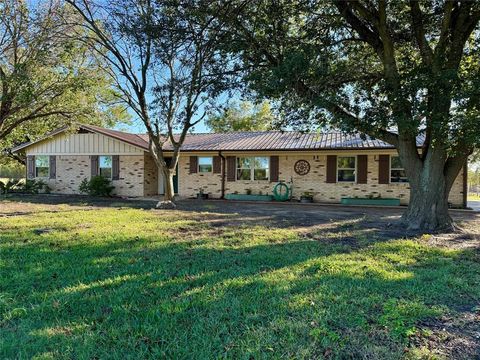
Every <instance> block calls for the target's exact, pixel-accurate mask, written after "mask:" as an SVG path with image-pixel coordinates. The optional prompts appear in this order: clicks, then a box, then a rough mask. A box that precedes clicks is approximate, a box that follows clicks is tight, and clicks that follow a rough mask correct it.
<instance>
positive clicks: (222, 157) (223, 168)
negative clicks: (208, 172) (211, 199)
mask: <svg viewBox="0 0 480 360" xmlns="http://www.w3.org/2000/svg"><path fill="white" fill-rule="evenodd" d="M218 156H220V158H221V159H222V170H221V171H222V187H221V192H222V196H221V197H220V199H225V160H226V159H225V156H223V155H222V152H221V151H219V152H218Z"/></svg>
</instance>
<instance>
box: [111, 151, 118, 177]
mask: <svg viewBox="0 0 480 360" xmlns="http://www.w3.org/2000/svg"><path fill="white" fill-rule="evenodd" d="M119 179H120V155H113V156H112V180H119Z"/></svg>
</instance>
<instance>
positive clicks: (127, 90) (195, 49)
mask: <svg viewBox="0 0 480 360" xmlns="http://www.w3.org/2000/svg"><path fill="white" fill-rule="evenodd" d="M67 2H68V3H69V4H71V6H72V7H73V8H74V9H75V10H76V11H77V12H78V14H80V15H81V16H82V17H83V24H84V26H85V27H86V29H87V30H88V31H89V32H90V33H91V34H92V35H91V36H89V37H86V38H84V41H85V42H86V43H88V44H89V45H90V46H92V47H93V49H94V50H95V51H97V53H98V54H99V55H100V56H103V57H104V59H105V60H106V61H107V62H108V67H107V68H106V71H108V72H109V74H110V76H111V78H112V79H113V80H114V81H115V85H116V87H117V89H118V91H119V92H120V93H121V100H122V101H124V103H125V104H127V105H128V106H129V107H130V108H131V109H132V111H133V112H134V113H135V114H136V115H137V116H138V118H139V119H140V120H141V121H142V122H143V124H144V126H145V128H146V131H147V133H148V136H149V139H150V150H151V154H152V156H153V158H154V160H155V163H156V164H157V166H158V168H159V169H160V170H161V171H162V173H163V176H164V179H165V181H164V183H165V195H164V201H163V202H160V203H159V204H158V205H157V207H167V208H170V207H174V204H173V199H174V189H173V175H174V173H175V169H176V166H177V163H178V158H179V155H180V148H181V146H182V144H183V142H184V140H185V137H186V135H187V133H188V132H189V131H190V130H191V129H192V128H193V127H194V126H195V125H196V124H198V123H199V122H200V121H202V120H203V119H204V118H205V116H206V114H207V112H208V111H210V109H211V107H212V106H213V105H214V101H215V99H216V98H217V96H218V95H219V94H220V93H221V92H222V91H223V89H224V88H225V86H226V84H227V80H228V76H227V75H228V73H229V70H228V69H229V68H230V64H231V61H230V60H229V59H228V57H227V56H222V54H220V53H219V50H218V48H217V46H216V44H217V43H218V42H221V41H222V36H223V30H222V24H221V23H219V21H218V20H217V18H216V17H215V16H213V15H209V14H208V13H207V12H203V11H202V10H201V9H200V7H199V6H198V1H195V0H187V1H182V0H174V1H167V0H152V1H150V0H142V1H134V0H121V1H117V2H112V3H110V4H107V5H102V4H100V2H99V3H97V4H95V3H93V2H90V1H88V0H78V1H77V0H67ZM228 11H229V8H228V6H224V7H223V8H222V9H221V12H228ZM176 131H178V134H176ZM167 142H169V143H170V144H171V146H172V148H173V151H172V152H173V155H172V156H171V159H170V161H168V159H167V158H166V156H165V152H164V146H165V144H166V143H167Z"/></svg>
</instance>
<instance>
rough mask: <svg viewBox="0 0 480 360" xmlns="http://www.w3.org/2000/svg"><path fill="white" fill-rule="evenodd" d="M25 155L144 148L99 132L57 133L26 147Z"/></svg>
mask: <svg viewBox="0 0 480 360" xmlns="http://www.w3.org/2000/svg"><path fill="white" fill-rule="evenodd" d="M26 153H27V155H133V154H140V155H141V154H143V153H144V150H143V149H141V148H139V147H136V146H133V145H130V144H128V143H125V142H123V141H119V140H116V139H113V138H111V137H108V136H105V135H101V134H59V135H56V136H54V137H53V138H50V139H45V140H44V141H41V142H39V143H37V144H34V145H32V146H30V147H28V148H27V150H26Z"/></svg>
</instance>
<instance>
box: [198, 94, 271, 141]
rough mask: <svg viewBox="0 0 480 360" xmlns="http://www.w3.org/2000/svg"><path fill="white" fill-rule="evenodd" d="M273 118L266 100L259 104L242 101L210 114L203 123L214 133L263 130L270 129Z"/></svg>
mask: <svg viewBox="0 0 480 360" xmlns="http://www.w3.org/2000/svg"><path fill="white" fill-rule="evenodd" d="M274 120H275V118H274V116H273V114H272V111H271V107H270V103H269V102H268V101H264V102H262V103H261V104H259V105H254V104H252V103H251V102H247V101H243V102H241V103H239V104H238V103H234V104H231V105H229V106H228V107H227V108H226V109H223V110H222V111H221V112H217V113H216V114H213V115H211V116H210V117H209V118H208V119H207V120H205V125H206V126H207V127H208V128H209V129H210V130H212V131H213V132H216V133H220V132H231V131H263V130H270V129H272V128H273V125H274V124H273V123H274Z"/></svg>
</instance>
